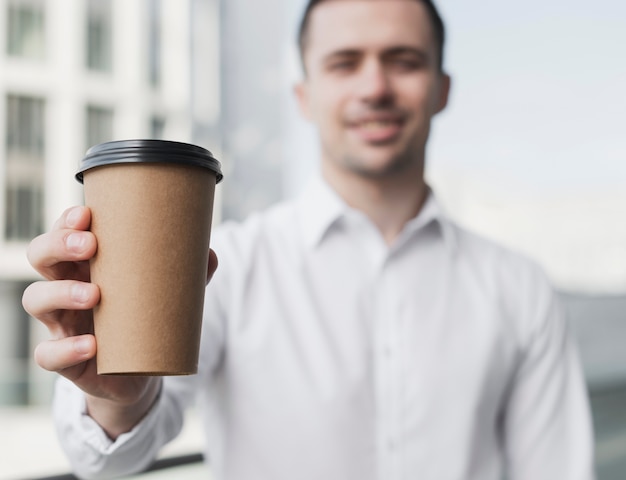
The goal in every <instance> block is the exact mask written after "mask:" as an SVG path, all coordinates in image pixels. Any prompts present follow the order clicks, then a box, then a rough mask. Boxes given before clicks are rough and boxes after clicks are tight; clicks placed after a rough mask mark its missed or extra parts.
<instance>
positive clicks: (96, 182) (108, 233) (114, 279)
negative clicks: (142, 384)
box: [76, 140, 222, 375]
mask: <svg viewBox="0 0 626 480" xmlns="http://www.w3.org/2000/svg"><path fill="white" fill-rule="evenodd" d="M76 178H77V180H78V181H80V182H83V184H84V194H85V204H86V205H87V206H88V207H89V208H90V209H91V213H92V222H91V231H92V232H93V233H94V235H95V236H96V238H97V241H98V249H97V252H96V254H95V256H94V257H93V259H92V260H91V265H90V266H91V281H92V282H93V283H95V284H96V285H98V286H99V288H100V294H101V300H100V303H99V305H98V306H97V307H96V308H95V309H94V328H95V337H96V342H97V349H98V350H97V365H98V373H99V374H103V375H104V374H106V375H188V374H194V373H197V371H198V355H199V346H200V332H201V325H202V309H203V303H204V289H205V285H206V276H207V263H208V252H209V240H210V233H211V218H212V213H213V197H214V191H215V185H216V183H218V182H219V181H220V180H221V179H222V174H221V171H220V164H219V162H218V161H217V160H216V159H215V158H214V157H213V155H212V154H211V152H209V151H208V150H205V149H203V148H201V147H198V146H195V145H190V144H186V143H179V142H169V141H160V140H125V141H115V142H108V143H103V144H100V145H96V146H95V147H92V148H91V149H89V150H88V151H87V154H86V156H85V158H84V159H83V160H82V162H81V165H80V169H79V172H78V173H77V174H76Z"/></svg>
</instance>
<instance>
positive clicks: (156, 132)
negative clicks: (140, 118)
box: [150, 116, 165, 140]
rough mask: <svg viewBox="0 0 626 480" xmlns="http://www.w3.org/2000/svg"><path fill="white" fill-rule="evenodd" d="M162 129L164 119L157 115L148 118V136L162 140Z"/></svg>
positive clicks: (163, 128) (163, 127) (163, 129)
mask: <svg viewBox="0 0 626 480" xmlns="http://www.w3.org/2000/svg"><path fill="white" fill-rule="evenodd" d="M164 131H165V119H164V118H162V117H157V116H155V117H152V119H151V120H150V138H154V139H156V140H162V139H163V132H164Z"/></svg>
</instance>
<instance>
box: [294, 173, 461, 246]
mask: <svg viewBox="0 0 626 480" xmlns="http://www.w3.org/2000/svg"><path fill="white" fill-rule="evenodd" d="M297 202H298V203H297V205H298V222H299V223H300V228H301V231H302V235H303V239H304V242H305V244H306V245H307V246H308V247H310V248H314V247H316V246H317V245H319V243H320V242H321V241H322V240H323V239H324V236H325V235H326V233H328V231H329V230H330V229H331V228H332V227H333V225H335V224H336V223H337V222H338V221H339V220H340V219H341V218H343V217H344V216H345V215H347V214H348V213H349V212H350V211H352V210H353V209H352V208H350V207H349V206H348V205H347V204H346V203H345V202H344V201H343V199H342V198H341V197H340V196H339V195H338V194H337V193H336V192H335V191H334V190H333V189H332V188H331V187H330V186H329V185H328V183H326V182H325V181H324V180H323V179H322V178H321V177H319V176H316V177H314V178H313V179H312V180H311V181H310V182H309V184H308V185H307V187H306V188H305V189H304V191H303V192H302V194H301V195H300V197H299V199H298V200H297ZM432 222H435V223H437V224H438V226H439V228H440V232H441V235H442V237H443V239H444V242H445V243H446V245H447V246H448V247H450V249H451V250H454V249H456V246H457V233H456V230H455V229H454V226H453V224H452V222H451V221H450V220H449V219H448V218H447V217H446V215H445V214H444V211H443V209H442V207H441V204H440V203H439V201H438V200H437V198H436V196H435V194H434V193H433V192H432V190H431V189H430V188H429V189H428V196H427V197H426V201H425V202H424V205H423V206H422V208H421V210H420V212H419V214H418V215H417V216H416V217H414V218H413V219H411V220H409V222H408V223H407V224H406V226H405V228H404V230H403V232H402V234H401V235H402V236H403V237H404V236H412V235H414V234H415V233H417V232H418V231H419V230H421V229H423V228H424V227H426V226H427V225H429V224H430V223H432Z"/></svg>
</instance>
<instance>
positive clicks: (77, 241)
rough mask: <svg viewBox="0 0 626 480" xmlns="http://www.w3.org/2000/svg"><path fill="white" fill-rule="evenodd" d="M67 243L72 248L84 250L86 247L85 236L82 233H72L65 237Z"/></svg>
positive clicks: (76, 250)
mask: <svg viewBox="0 0 626 480" xmlns="http://www.w3.org/2000/svg"><path fill="white" fill-rule="evenodd" d="M65 245H67V248H69V249H70V250H73V251H75V252H82V251H83V250H84V249H85V236H84V235H82V234H80V233H70V234H69V235H68V236H67V238H66V239H65Z"/></svg>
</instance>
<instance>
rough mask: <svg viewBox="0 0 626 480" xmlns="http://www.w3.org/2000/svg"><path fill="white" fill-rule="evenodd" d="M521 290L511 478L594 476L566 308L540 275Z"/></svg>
mask: <svg viewBox="0 0 626 480" xmlns="http://www.w3.org/2000/svg"><path fill="white" fill-rule="evenodd" d="M535 273H536V274H534V275H531V276H530V277H529V278H527V279H526V285H525V286H524V288H522V291H525V292H527V293H528V295H526V296H523V295H522V301H523V302H525V304H524V305H520V306H519V310H520V311H521V312H523V315H522V317H523V322H524V325H525V326H526V327H527V332H528V333H527V335H526V338H525V345H524V346H523V353H522V360H521V362H520V364H519V368H518V369H517V374H516V377H515V379H514V382H513V384H512V387H511V392H510V396H509V399H508V402H507V405H506V408H505V412H504V414H505V415H504V437H505V453H506V457H507V463H508V472H509V473H508V477H507V478H509V479H511V480H554V479H556V478H558V479H560V480H592V479H594V478H595V474H594V462H593V435H592V431H593V430H592V426H591V415H590V409H589V402H588V394H587V390H586V385H585V381H584V377H583V374H582V369H581V366H580V361H579V358H578V353H577V349H576V345H575V344H574V342H573V340H572V339H571V338H570V335H569V334H568V330H567V323H566V319H565V315H564V311H563V308H562V306H561V304H560V302H559V299H558V298H557V296H556V294H555V293H554V292H553V290H552V288H551V287H550V286H549V284H548V282H547V280H546V279H545V277H544V276H543V275H542V274H537V272H535Z"/></svg>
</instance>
